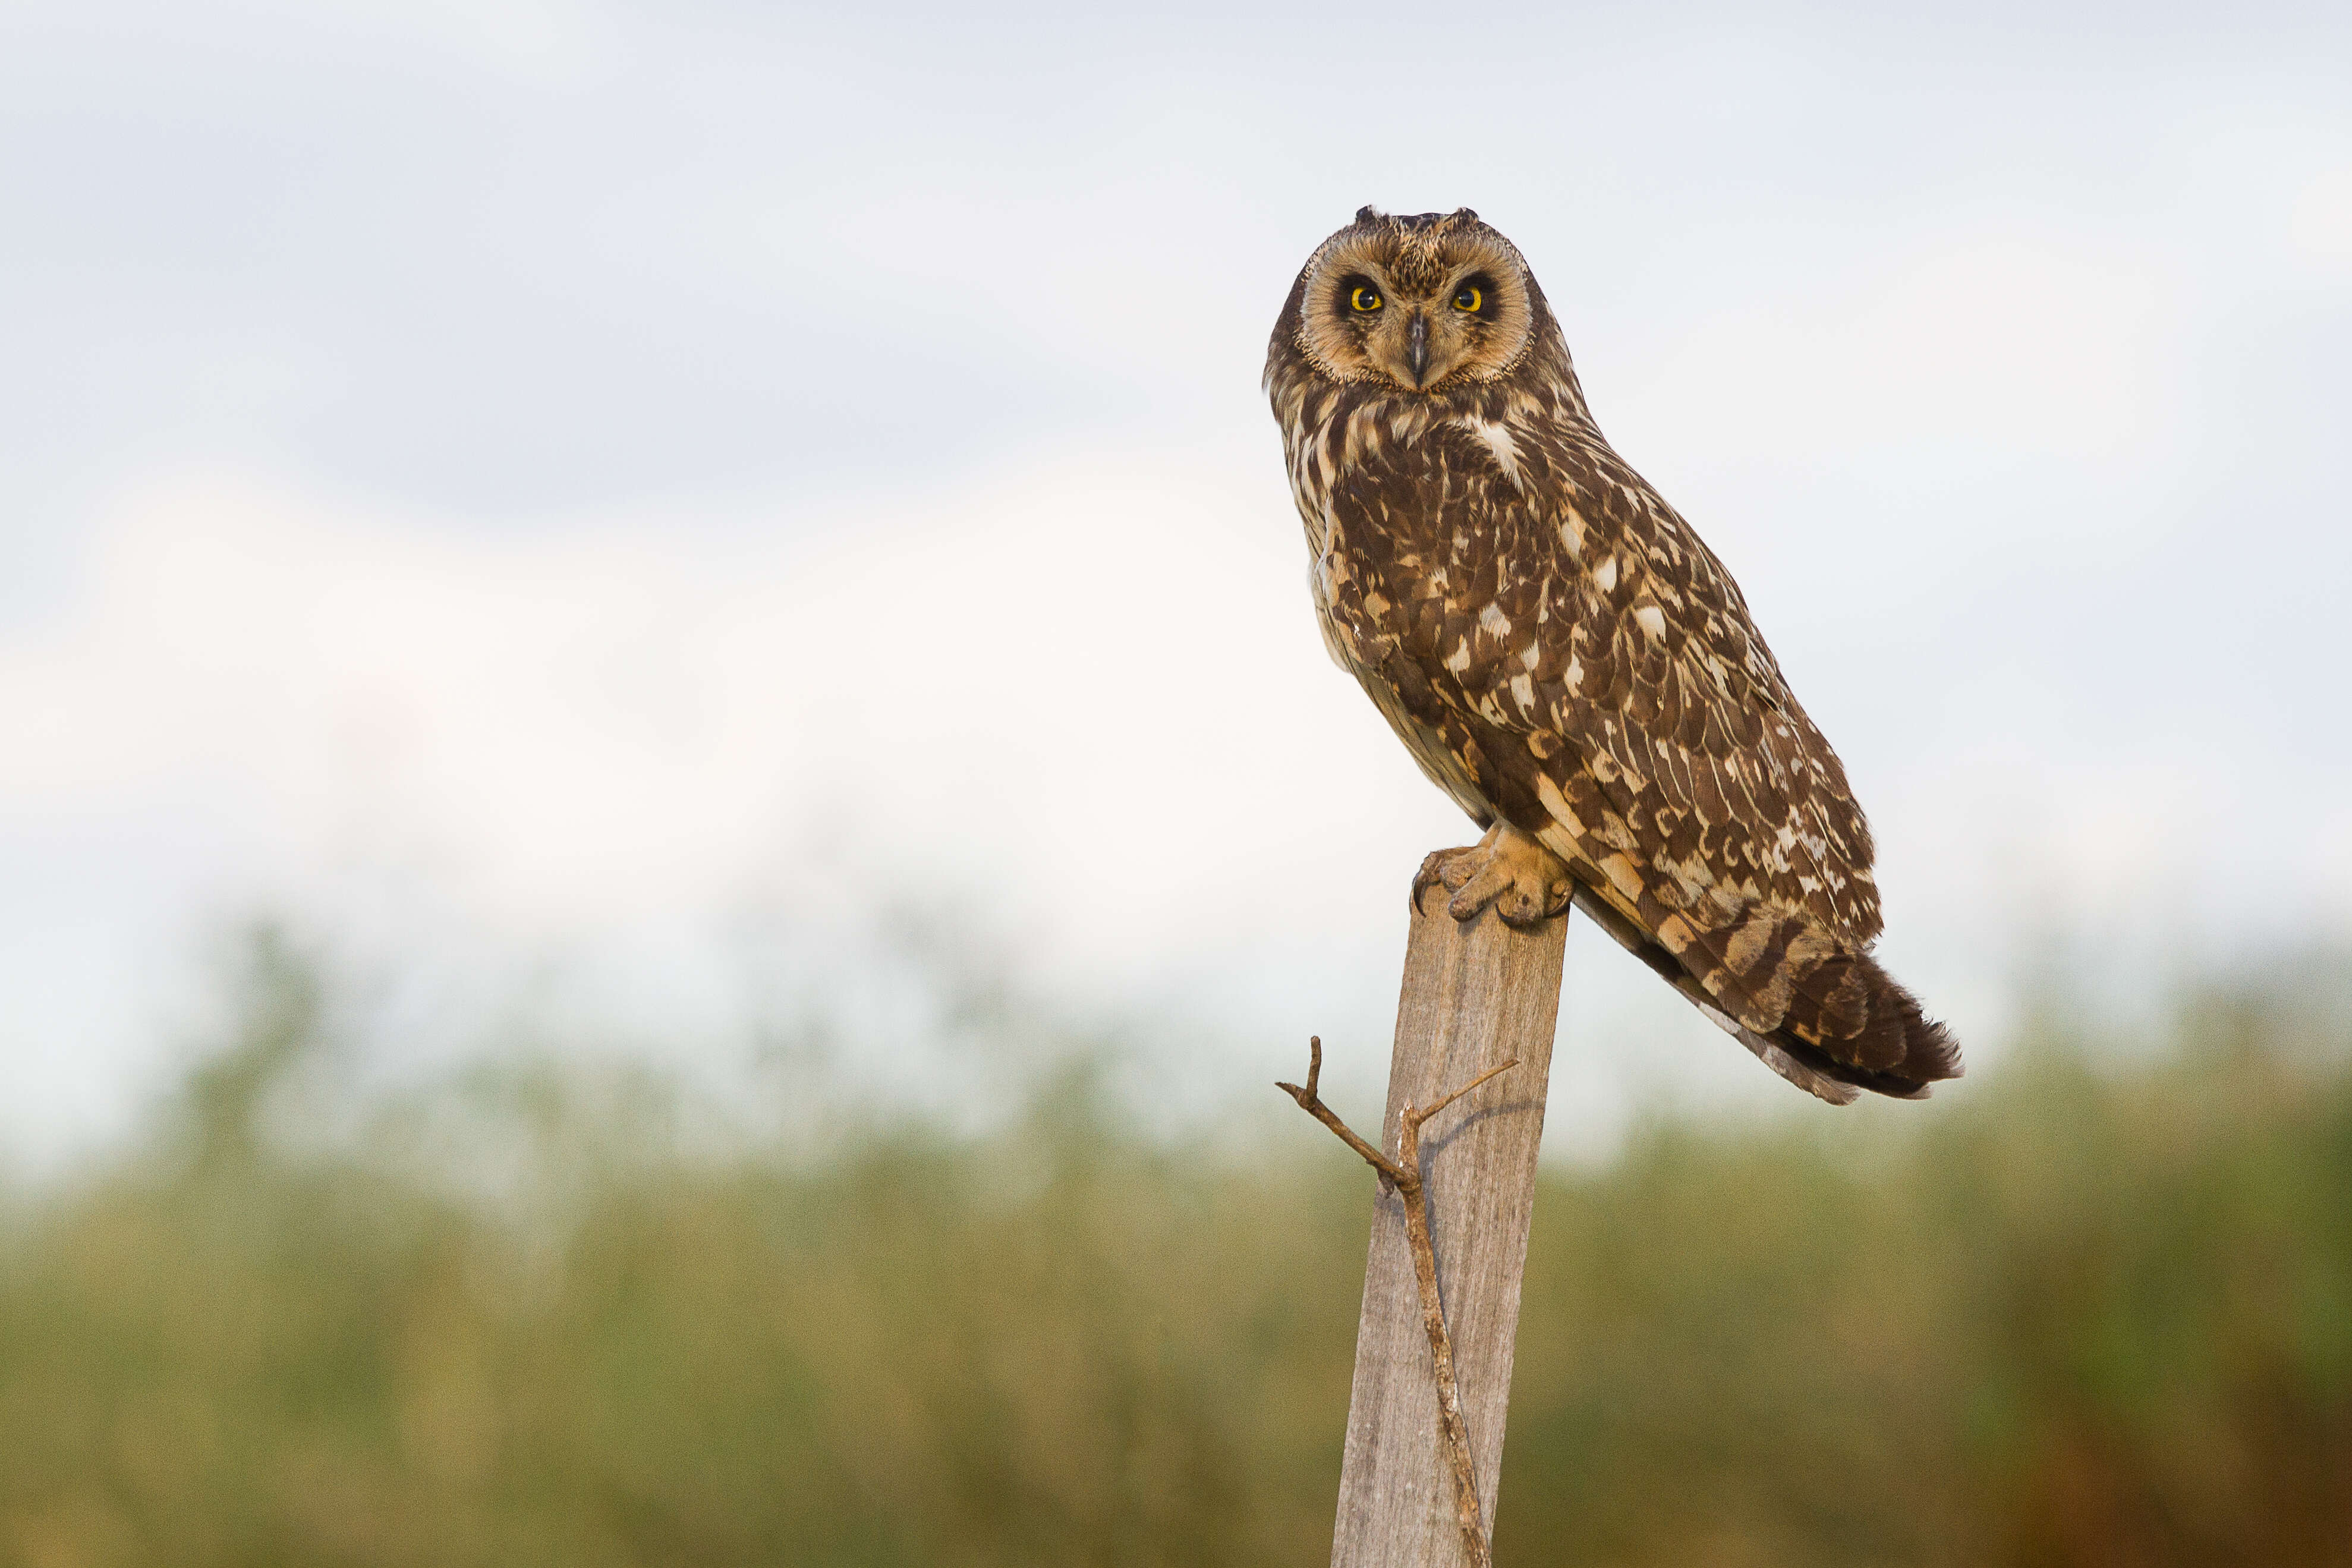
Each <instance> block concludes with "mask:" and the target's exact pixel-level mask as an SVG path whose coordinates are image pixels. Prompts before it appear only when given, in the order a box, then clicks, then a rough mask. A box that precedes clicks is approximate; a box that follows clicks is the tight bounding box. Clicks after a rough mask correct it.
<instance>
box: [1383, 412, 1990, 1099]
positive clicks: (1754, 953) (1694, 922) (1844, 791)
mask: <svg viewBox="0 0 2352 1568" xmlns="http://www.w3.org/2000/svg"><path fill="white" fill-rule="evenodd" d="M1427 440H1428V442H1429V443H1431V444H1432V445H1431V446H1430V447H1428V449H1425V450H1423V451H1422V452H1421V453H1419V454H1417V456H1418V458H1419V460H1418V461H1415V462H1412V463H1410V464H1407V463H1402V462H1400V463H1396V464H1392V465H1370V466H1368V468H1367V469H1366V470H1365V472H1364V478H1363V479H1362V480H1361V481H1360V485H1359V487H1358V488H1357V489H1355V490H1353V491H1349V492H1343V493H1342V495H1341V496H1340V497H1339V503H1340V504H1343V505H1347V506H1349V509H1350V514H1349V517H1348V518H1347V520H1346V521H1347V524H1348V529H1349V536H1350V538H1351V539H1355V538H1358V537H1366V538H1370V539H1371V540H1373V541H1375V542H1374V543H1373V544H1372V546H1371V548H1370V550H1369V551H1367V552H1363V558H1364V564H1365V567H1366V569H1367V575H1368V576H1370V577H1375V578H1377V579H1378V582H1377V584H1370V583H1368V584H1365V585H1364V590H1363V591H1361V592H1360V593H1359V594H1358V595H1356V600H1355V602H1356V604H1357V605H1358V606H1359V609H1360V619H1361V621H1362V623H1363V626H1364V631H1365V634H1366V642H1367V645H1368V646H1367V652H1368V653H1370V654H1371V655H1372V656H1373V657H1374V658H1376V659H1377V660H1378V662H1379V667H1380V676H1381V679H1382V680H1383V681H1384V682H1386V683H1387V684H1390V685H1391V686H1392V687H1393V688H1394V689H1396V690H1397V691H1398V692H1399V693H1400V694H1401V699H1402V700H1403V701H1404V702H1405V704H1406V705H1407V706H1408V707H1409V708H1411V709H1412V710H1413V711H1414V713H1415V716H1416V717H1418V718H1420V719H1421V720H1422V721H1423V723H1424V724H1425V725H1426V726H1427V728H1428V729H1429V730H1430V731H1432V732H1433V733H1435V734H1438V735H1441V736H1443V738H1444V743H1445V744H1446V745H1447V746H1448V747H1449V748H1450V749H1451V750H1452V751H1453V752H1455V753H1456V757H1455V760H1456V761H1458V762H1459V763H1461V764H1462V765H1463V766H1464V767H1465V768H1467V769H1468V770H1469V771H1470V772H1471V773H1474V774H1475V776H1476V778H1477V780H1478V784H1479V787H1480V792H1481V794H1482V795H1484V796H1485V798H1486V800H1487V801H1489V802H1490V803H1492V805H1494V807H1495V808H1496V810H1497V811H1499V812H1500V813H1501V815H1503V816H1506V817H1507V818H1508V819H1509V820H1511V821H1512V822H1513V823H1514V824H1515V825H1517V826H1519V827H1521V828H1523V829H1525V830H1526V831H1528V832H1530V833H1532V834H1534V835H1535V836H1536V837H1538V838H1539V839H1541V840H1542V841H1543V842H1544V843H1545V844H1546V845H1547V846H1549V847H1551V848H1552V849H1553V850H1554V852H1555V853H1558V854H1559V855H1560V856H1561V857H1562V858H1563V859H1565V860H1567V861H1568V862H1569V864H1570V868H1571V869H1572V870H1574V871H1575V872H1576V874H1577V876H1578V878H1579V880H1580V883H1582V884H1583V887H1584V890H1585V891H1586V893H1587V894H1588V895H1589V896H1588V897H1587V898H1584V899H1580V902H1581V903H1584V904H1586V905H1587V907H1588V908H1590V909H1591V910H1593V912H1594V913H1595V914H1596V916H1599V915H1600V914H1601V912H1602V911H1603V910H1605V911H1606V912H1607V913H1608V914H1609V915H1610V916H1611V917H1613V918H1612V919H1607V920H1603V921H1601V923H1603V924H1604V925H1606V926H1608V927H1609V929H1611V931H1612V934H1614V935H1616V936H1617V937H1618V938H1619V940H1620V941H1622V942H1626V943H1627V945H1629V946H1634V947H1635V948H1636V951H1637V952H1643V956H1644V957H1645V958H1646V959H1649V960H1650V961H1651V962H1652V963H1653V964H1654V966H1655V967H1659V968H1660V971H1661V973H1668V974H1669V977H1670V978H1675V980H1676V982H1677V984H1679V985H1681V986H1682V988H1683V989H1684V990H1685V992H1686V993H1687V994H1690V995H1691V997H1692V1000H1694V1001H1695V1002H1697V1003H1699V1005H1701V1006H1702V1007H1703V1008H1705V1009H1706V1010H1707V1011H1708V1012H1709V1013H1710V1014H1712V1015H1714V1016H1717V1020H1718V1021H1719V1022H1726V1023H1727V1026H1729V1027H1731V1028H1732V1032H1733V1033H1735V1034H1738V1035H1739V1036H1740V1037H1741V1038H1742V1039H1743V1040H1744V1041H1745V1042H1746V1043H1747V1044H1748V1045H1749V1047H1750V1048H1752V1049H1756V1050H1757V1051H1758V1053H1759V1055H1762V1056H1765V1057H1766V1059H1767V1060H1768V1061H1771V1062H1772V1063H1773V1065H1774V1066H1775V1067H1776V1068H1780V1070H1782V1071H1783V1072H1784V1073H1786V1074H1787V1075H1788V1076H1790V1077H1791V1078H1795V1079H1799V1081H1801V1082H1802V1081H1804V1079H1805V1077H1806V1076H1811V1077H1812V1078H1815V1079H1818V1078H1820V1077H1821V1076H1822V1075H1824V1074H1826V1075H1827V1076H1829V1077H1831V1078H1834V1079H1839V1080H1841V1081H1844V1082H1856V1083H1862V1084H1863V1085H1864V1087H1868V1088H1872V1089H1878V1090H1879V1091H1880V1092H1885V1093H1898V1094H1900V1093H1916V1092H1918V1091H1919V1089H1920V1086H1921V1085H1923V1084H1924V1083H1925V1082H1926V1081H1927V1079H1933V1078H1947V1077H1950V1076H1952V1075H1953V1074H1954V1073H1955V1072H1956V1071H1957V1070H1958V1061H1957V1056H1956V1049H1955V1047H1953V1046H1952V1045H1951V1043H1950V1041H1949V1038H1948V1037H1947V1036H1946V1035H1944V1033H1943V1031H1942V1030H1941V1029H1940V1028H1939V1027H1938V1026H1935V1025H1932V1024H1930V1023H1928V1022H1927V1020H1926V1019H1925V1017H1924V1016H1922V1015H1921V1013H1920V1010H1919V1007H1918V1005H1917V1003H1916V1000H1914V999H1913V998H1911V996H1910V994H1908V993H1907V992H1906V991H1904V990H1903V989H1902V987H1901V986H1899V985H1897V984H1895V982H1894V980H1893V979H1892V978H1891V977H1890V976H1888V975H1886V973H1885V971H1884V970H1883V969H1882V968H1880V967H1879V966H1878V965H1877V963H1875V961H1874V960H1872V959H1871V958H1870V957H1869V956H1868V954H1867V952H1865V949H1866V948H1867V946H1868V944H1869V942H1871V940H1872V939H1873V938H1874V937H1875V936H1876V934H1877V932H1878V930H1879V909H1878V898H1877V889H1876V886H1875V884H1874V881H1873V879H1872V877H1871V869H1870V868H1871V858H1872V847H1871V843H1870V836H1869V829H1868V827H1867V826H1866V824H1865V823H1864V819H1863V815H1862V812H1861V810H1860V808H1859V807H1858V806H1857V805H1855V803H1854V800H1853V794H1852V791H1851V789H1850V788H1849V787H1848V785H1847V784H1846V779H1845V773H1844V770H1843V767H1842V766H1841V765H1840V764H1839V763H1838V760H1837V756H1836V753H1835V752H1832V750H1831V749H1830V746H1829V743H1828V742H1827V741H1826V740H1824V739H1823V738H1822V735H1821V733H1820V731H1818V730H1816V729H1815V728H1814V726H1813V724H1812V721H1811V719H1810V718H1808V717H1807V716H1806V714H1805V711H1804V710H1803V708H1802V707H1801V705H1799V703H1798V702H1797V700H1796V699H1795V697H1794V696H1793V694H1791V693H1790V691H1789V689H1788V685H1787V682H1786V680H1785V679H1783V678H1782V676H1781V674H1780V668H1779V667H1778V665H1777V664H1776V663H1775V662H1774V660H1773V658H1772V656H1771V654H1770V651H1769V649H1768V648H1767V647H1765V645H1764V642H1763V639H1762V637H1760V636H1759V634H1758V633H1757V632H1756V630H1755V628H1754V626H1753V625H1752V623H1751V622H1750V621H1749V619H1748V611H1747V606H1746V605H1745V603H1744V602H1743V601H1742V599H1741V597H1740V595H1739V591H1738V587H1737V585H1736V584H1733V582H1732V580H1731V577H1730V574H1728V573H1727V571H1725V570H1724V568H1723V566H1722V564H1721V563H1719V562H1718V561H1717V560H1716V558H1715V556H1714V555H1713V554H1712V552H1709V551H1708V550H1707V549H1706V546H1705V545H1704V544H1703V543H1701V542H1699V540H1698V538H1697V536H1696V534H1695V533H1694V532H1693V531H1691V530H1690V528H1689V526H1688V525H1687V524H1686V523H1685V522H1684V521H1683V520H1682V519H1681V517H1680V516H1679V515H1678V514H1676V513H1675V511H1674V510H1673V509H1672V508H1670V507H1668V506H1667V505H1666V504H1665V502H1664V500H1661V499H1660V498H1659V497H1657V496H1656V494H1655V493H1654V491H1652V490H1651V489H1649V487H1648V485H1647V484H1646V483H1644V482H1643V480H1642V479H1640V477H1639V476H1638V475H1635V474H1634V473H1633V471H1632V470H1631V469H1630V468H1626V467H1625V466H1624V465H1623V464H1622V462H1619V461H1617V460H1616V459H1615V458H1614V455H1613V454H1611V453H1608V452H1607V450H1606V448H1605V447H1603V448H1595V447H1590V446H1588V445H1586V444H1585V443H1582V442H1572V441H1565V440H1563V441H1559V442H1557V443H1555V442H1552V441H1548V440H1543V439H1540V438H1538V437H1531V436H1530V435H1529V434H1528V432H1527V431H1526V430H1525V429H1524V428H1522V429H1521V430H1520V431H1518V432H1517V439H1516V440H1513V441H1509V442H1507V443H1500V442H1497V441H1496V438H1495V437H1494V436H1493V435H1492V434H1491V433H1489V432H1486V431H1470V432H1466V433H1465V432H1460V431H1455V430H1446V431H1440V432H1433V433H1432V435H1431V436H1430V437H1428V438H1427ZM1383 474H1384V475H1385V480H1386V482H1383V480H1382V477H1381V476H1382V475H1383ZM1408 517H1409V518H1410V519H1411V521H1410V522H1408V521H1405V520H1406V519H1407V518H1408ZM1383 551H1384V554H1383ZM1368 683H1369V681H1368ZM1424 765H1425V766H1426V765H1427V763H1424ZM1645 948H1646V949H1648V950H1650V951H1644V949H1645ZM1775 1052H1777V1053H1778V1054H1779V1056H1780V1058H1782V1059H1780V1060H1775V1059H1774V1056H1773V1053H1775ZM1792 1068H1793V1069H1795V1070H1792ZM1806 1087H1808V1088H1812V1089H1815V1092H1822V1088H1821V1086H1820V1084H1819V1083H1818V1082H1811V1083H1807V1084H1806ZM1832 1098H1835V1096H1832Z"/></svg>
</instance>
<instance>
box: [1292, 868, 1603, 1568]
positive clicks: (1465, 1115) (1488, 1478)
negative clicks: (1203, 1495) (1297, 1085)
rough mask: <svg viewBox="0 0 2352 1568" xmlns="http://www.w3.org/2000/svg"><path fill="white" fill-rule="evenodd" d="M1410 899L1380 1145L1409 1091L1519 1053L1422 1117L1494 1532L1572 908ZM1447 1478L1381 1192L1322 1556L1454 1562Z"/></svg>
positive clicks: (1389, 1143) (1432, 1201)
mask: <svg viewBox="0 0 2352 1568" xmlns="http://www.w3.org/2000/svg"><path fill="white" fill-rule="evenodd" d="M1423 902H1424V903H1425V904H1426V909H1425V910H1422V909H1416V910H1414V912H1413V918H1412V936H1411V938H1410V939H1409V941H1408V943H1407V946H1406V950H1405V967H1404V986H1403V993H1402V996H1401V997H1400V998H1399V1001H1398V1005H1397V1028H1396V1045H1395V1048H1394V1051H1393V1054H1392V1055H1391V1058H1390V1066H1389V1095H1388V1113H1387V1115H1386V1117H1385V1118H1384V1119H1383V1121H1382V1122H1381V1148H1382V1149H1383V1150H1384V1151H1385V1152H1387V1153H1388V1154H1389V1155H1390V1156H1391V1158H1393V1157H1394V1156H1395V1155H1396V1153H1397V1152H1398V1146H1399V1138H1398V1133H1399V1129H1400V1124H1401V1122H1402V1116H1403V1111H1404V1108H1405V1106H1406V1105H1407V1104H1408V1103H1412V1104H1416V1105H1426V1104H1429V1103H1431V1102H1432V1101H1433V1100H1436V1099H1437V1098H1438V1097H1439V1096H1441V1095H1443V1094H1444V1093H1445V1092H1446V1091H1447V1090H1449V1089H1453V1088H1454V1087H1455V1086H1457V1085H1459V1084H1462V1083H1464V1082H1465V1081H1467V1080H1468V1079H1473V1078H1475V1077H1476V1076H1477V1075H1478V1074H1479V1073H1480V1072H1482V1071H1484V1070H1485V1069H1486V1068H1489V1067H1492V1066H1493V1065H1494V1064H1495V1063H1496V1062H1499V1061H1504V1060H1507V1059H1508V1058H1512V1057H1517V1058H1519V1063H1520V1065H1519V1066H1518V1067H1517V1068H1513V1069H1512V1070H1511V1071H1509V1072H1507V1073H1505V1074H1503V1075H1502V1076H1501V1077H1500V1078H1498V1079H1495V1080H1494V1081H1493V1082H1491V1083H1488V1084H1486V1085H1485V1086H1483V1087H1481V1088H1480V1089H1477V1090H1476V1091H1475V1093H1472V1094H1470V1095H1467V1096H1465V1098H1464V1099H1462V1100H1460V1101H1458V1102H1456V1103H1455V1104H1454V1105H1452V1106H1449V1107H1447V1108H1446V1109H1445V1110H1444V1111H1441V1112H1440V1113H1439V1114H1438V1115H1437V1116H1435V1117H1433V1118H1432V1119H1431V1121H1430V1122H1429V1123H1428V1125H1427V1126H1425V1127H1424V1128H1423V1130H1422V1149H1421V1164H1422V1172H1423V1182H1424V1183H1425V1184H1426V1190H1427V1193H1428V1198H1429V1215H1430V1227H1431V1231H1432V1233H1433V1242H1434V1246H1435V1250H1436V1254H1437V1274H1438V1289H1439V1292H1440V1294H1441V1295H1442V1297H1443V1298H1444V1304H1445V1319H1446V1323H1447V1326H1448V1328H1449V1330H1450V1331H1451V1332H1452V1335H1453V1342H1454V1367H1455V1372H1456V1374H1457V1376H1458V1377H1459V1379H1460V1384H1461V1390H1462V1401H1463V1405H1464V1407H1465V1411H1466V1413H1467V1415H1468V1420H1469V1426H1470V1443H1471V1449H1472V1453H1473V1456H1474V1458H1475V1463H1476V1468H1477V1477H1478V1500H1479V1506H1480V1510H1481V1512H1482V1514H1483V1516H1484V1521H1485V1524H1486V1530H1487V1532H1488V1534H1489V1535H1490V1536H1491V1534H1492V1532H1493V1530H1494V1523H1495V1501H1496V1491H1497V1489H1498V1486H1499V1483H1500V1481H1501V1472H1502V1466H1503V1430H1504V1422H1505V1417H1506V1415H1507V1412H1508V1410H1509V1405H1510V1394H1511V1356H1512V1350H1513V1346H1514V1343H1515V1342H1516V1341H1517V1334H1518V1324H1519V1283H1520V1279H1521V1277H1522V1274H1523V1272H1524V1270H1525V1268H1526V1265H1527V1256H1528V1221H1529V1219H1530V1218H1531V1216H1532V1215H1533V1212H1534V1207H1535V1183H1536V1154H1537V1151H1538V1148H1539V1146H1540V1145H1541V1143H1542V1141H1543V1113H1544V1091H1545V1086H1546V1083H1547V1080H1548V1079H1549V1076H1550V1070H1551V1045H1552V1029H1553V1027H1554V1026H1555V1024H1556V1023H1557V1022H1558V1020H1559V981H1560V958H1561V954H1562V952H1563V951H1564V949H1565V943H1566V941H1567V934H1568V917H1567V916H1566V915H1565V914H1562V915H1559V916H1556V917H1555V918H1553V919H1551V920H1549V921H1545V922H1543V924H1542V925H1540V926H1538V927H1537V928H1535V929H1533V930H1531V931H1514V930H1512V929H1511V928H1510V927H1508V926H1507V925H1505V924H1504V923H1503V922H1502V921H1500V920H1498V919H1497V918H1496V916H1495V914H1494V913H1493V911H1492V910H1488V911H1486V912H1485V913H1482V914H1480V915H1479V916H1478V917H1477V918H1476V919H1475V920H1473V921H1456V920H1454V918H1453V917H1452V916H1451V915H1449V914H1447V913H1446V912H1445V896H1444V892H1443V891H1442V890H1435V891H1434V896H1432V897H1428V898H1426V899H1425V900H1423ZM1452 1488H1453V1482H1452V1480H1451V1478H1450V1477H1449V1476H1448V1474H1447V1471H1446V1468H1445V1462H1444V1455H1443V1451H1442V1447H1441V1442H1440V1436H1439V1431H1438V1414H1437V1394H1436V1384H1435V1381H1434V1375H1433V1370H1432V1367H1431V1364H1430V1351H1429V1341H1428V1338H1427V1336H1426V1335H1425V1334H1424V1333H1423V1328H1422V1319H1421V1302H1420V1297H1419V1295H1418V1293H1417V1292H1416V1290H1415V1289H1414V1286H1413V1272H1412V1255H1411V1252H1410V1250H1409V1248H1408V1247H1407V1245H1406V1239H1405V1219H1404V1205H1403V1204H1402V1202H1401V1201H1400V1200H1399V1198H1398V1197H1397V1195H1396V1194H1395V1193H1393V1192H1391V1191H1388V1190H1385V1188H1384V1189H1383V1190H1382V1191H1381V1193H1380V1195H1379V1197H1378V1199H1377V1202H1376V1205H1375V1211H1374V1215H1373V1219H1372V1238H1371V1248H1370V1257H1369V1258H1368V1259H1367V1260H1366V1263H1365V1267H1364V1305H1363V1314H1362V1317H1361V1318H1360V1321H1359V1322H1358V1325H1357V1330H1356V1377H1355V1386H1354V1392H1353V1393H1352V1394H1351V1395H1350V1398H1349V1408H1348V1444H1347V1454H1346V1458H1345V1459H1344V1460H1343V1461H1342V1463H1341V1466H1340V1475H1339V1523H1338V1527H1337V1529H1336V1530H1335V1531H1334V1532H1333V1538H1332V1543H1331V1563H1332V1568H1452V1565H1454V1564H1459V1563H1462V1562H1463V1560H1464V1558H1463V1542H1462V1538H1461V1534H1460V1532H1459V1531H1458V1530H1457V1529H1456V1527H1455V1523H1454V1497H1453V1490H1452Z"/></svg>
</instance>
